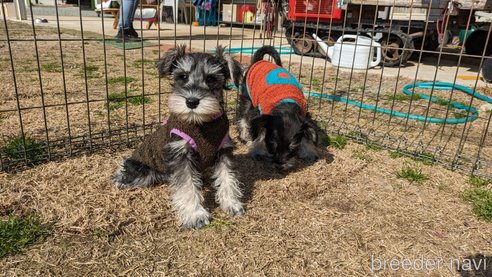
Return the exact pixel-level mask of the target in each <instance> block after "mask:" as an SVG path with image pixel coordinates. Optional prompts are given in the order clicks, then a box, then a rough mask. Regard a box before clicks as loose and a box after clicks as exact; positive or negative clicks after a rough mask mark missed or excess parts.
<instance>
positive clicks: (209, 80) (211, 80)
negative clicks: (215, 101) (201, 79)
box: [206, 76, 217, 83]
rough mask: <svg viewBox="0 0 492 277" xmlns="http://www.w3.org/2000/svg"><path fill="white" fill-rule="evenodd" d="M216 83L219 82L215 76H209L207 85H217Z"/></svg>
mask: <svg viewBox="0 0 492 277" xmlns="http://www.w3.org/2000/svg"><path fill="white" fill-rule="evenodd" d="M216 81H217V78H215V77H213V76H207V80H206V82H207V83H215V82H216Z"/></svg>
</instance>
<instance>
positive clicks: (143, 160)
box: [112, 45, 244, 228]
mask: <svg viewBox="0 0 492 277" xmlns="http://www.w3.org/2000/svg"><path fill="white" fill-rule="evenodd" d="M224 50H225V49H224V48H223V47H220V46H219V47H217V51H216V53H215V55H212V54H207V53H186V46H184V45H183V46H178V47H177V48H175V49H172V50H170V51H169V52H167V53H166V54H165V55H164V57H163V58H162V59H160V60H159V61H157V68H158V70H159V75H160V77H165V76H172V78H173V80H174V83H173V85H172V93H171V95H170V96H169V111H170V117H169V119H168V121H167V123H166V124H165V125H162V126H160V127H159V128H158V130H157V131H156V132H154V133H153V134H151V135H149V136H147V137H146V139H145V140H144V142H143V143H142V144H141V145H140V146H139V147H138V148H137V149H136V150H135V151H134V152H133V153H132V156H131V157H129V158H126V159H125V160H124V161H123V163H122V165H121V166H120V167H119V169H118V170H117V171H116V173H115V174H114V176H113V178H112V179H113V183H114V184H115V185H116V187H117V188H120V189H122V188H136V187H146V186H152V185H155V184H158V183H163V182H168V183H169V185H170V187H171V192H172V202H173V206H174V208H175V210H176V212H177V215H178V219H179V222H180V224H181V226H182V227H184V228H200V227H203V226H205V225H207V224H209V222H210V220H211V214H210V212H208V211H207V210H206V209H205V208H204V207H203V204H202V203H203V196H202V194H201V187H202V185H203V183H202V173H203V170H204V169H205V168H208V167H211V166H212V167H213V168H214V171H213V175H212V177H213V178H214V179H215V180H214V188H215V189H216V197H215V199H216V201H217V203H218V204H219V205H220V208H221V209H222V210H223V211H225V212H227V213H229V214H231V215H240V214H242V213H244V208H243V203H242V202H241V197H242V192H241V189H240V183H239V181H238V180H237V177H236V172H235V171H234V170H233V164H232V150H233V143H232V141H231V140H230V139H227V140H225V143H224V144H223V147H222V148H220V149H219V147H218V145H219V143H218V142H219V141H221V140H222V138H223V137H224V136H223V135H224V134H225V133H227V132H228V129H229V122H228V120H227V116H226V115H225V114H224V113H222V112H223V110H224V106H223V102H224V101H223V89H224V88H225V87H226V85H227V81H228V80H229V79H232V80H233V81H234V83H235V84H236V85H237V84H238V83H239V79H240V78H241V75H242V69H241V65H240V64H239V63H238V62H237V61H235V60H234V59H233V58H232V57H231V56H229V55H228V54H225V53H224ZM221 113H222V116H220V117H218V116H217V115H220V114H221ZM176 127H179V128H181V129H182V130H186V132H187V133H190V136H192V137H193V135H191V134H197V136H198V139H197V141H196V143H197V144H198V151H195V150H194V149H193V148H192V146H191V145H190V143H189V142H187V141H186V140H184V139H182V138H181V137H180V136H176V135H171V134H170V132H169V128H176Z"/></svg>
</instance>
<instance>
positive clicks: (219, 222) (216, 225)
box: [206, 216, 235, 230]
mask: <svg viewBox="0 0 492 277" xmlns="http://www.w3.org/2000/svg"><path fill="white" fill-rule="evenodd" d="M234 224H235V223H234V221H231V220H227V219H225V218H220V217H217V216H216V217H214V219H213V220H212V222H210V224H209V225H207V227H206V228H207V229H216V230H220V229H226V228H230V227H232V226H233V225H234Z"/></svg>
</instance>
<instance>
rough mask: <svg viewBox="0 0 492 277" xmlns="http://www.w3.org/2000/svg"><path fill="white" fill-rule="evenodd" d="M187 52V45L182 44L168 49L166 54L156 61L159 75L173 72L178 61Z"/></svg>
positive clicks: (162, 75)
mask: <svg viewBox="0 0 492 277" xmlns="http://www.w3.org/2000/svg"><path fill="white" fill-rule="evenodd" d="M185 54H186V45H185V44H181V45H178V46H177V47H176V48H173V49H171V50H169V51H167V52H166V53H165V54H164V56H163V57H162V58H160V59H158V60H157V61H156V63H155V64H156V67H157V70H158V71H159V77H161V78H162V77H164V76H167V75H169V74H171V73H172V72H173V70H174V68H175V67H176V61H177V60H178V59H180V58H181V57H183V56H184V55H185Z"/></svg>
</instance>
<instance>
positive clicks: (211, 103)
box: [169, 94, 222, 124]
mask: <svg viewBox="0 0 492 277" xmlns="http://www.w3.org/2000/svg"><path fill="white" fill-rule="evenodd" d="M221 109H222V107H221V106H220V103H219V101H218V100H217V99H216V98H215V97H213V96H205V97H203V98H201V99H200V103H199V104H198V106H197V107H196V108H195V109H190V108H188V106H186V98H185V97H183V96H179V95H176V94H171V96H169V111H170V112H171V113H173V114H177V115H178V116H179V117H180V118H181V119H182V120H184V121H187V122H190V123H193V124H202V123H204V122H209V121H212V120H214V119H215V118H216V117H217V115H218V114H219V113H220V112H221Z"/></svg>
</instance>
